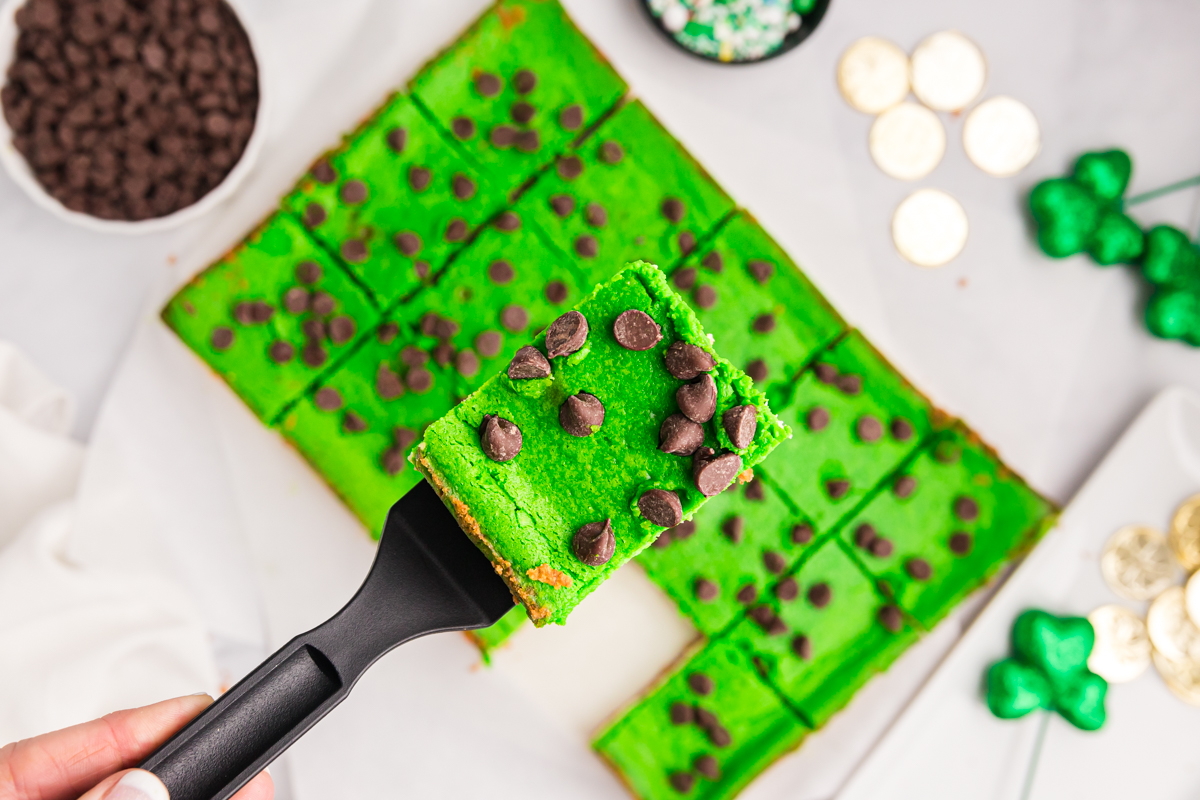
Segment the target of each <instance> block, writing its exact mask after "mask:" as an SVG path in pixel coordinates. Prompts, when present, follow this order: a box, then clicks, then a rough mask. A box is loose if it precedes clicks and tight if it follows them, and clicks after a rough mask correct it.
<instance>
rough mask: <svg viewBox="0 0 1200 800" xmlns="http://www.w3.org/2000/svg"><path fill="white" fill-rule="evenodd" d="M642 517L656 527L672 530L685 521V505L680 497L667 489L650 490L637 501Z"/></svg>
mask: <svg viewBox="0 0 1200 800" xmlns="http://www.w3.org/2000/svg"><path fill="white" fill-rule="evenodd" d="M637 504H638V510H639V511H641V512H642V516H643V517H645V518H646V519H648V520H650V521H651V522H653V523H654V524H655V525H662V526H663V527H664V528H672V527H674V526H676V525H678V524H679V523H680V522H682V521H683V505H682V504H681V503H680V502H679V495H677V494H675V493H674V492H668V491H667V490H665V489H650V490H648V491H645V492H643V493H642V496H641V497H639V498H638V501H637Z"/></svg>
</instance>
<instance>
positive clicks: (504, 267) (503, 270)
mask: <svg viewBox="0 0 1200 800" xmlns="http://www.w3.org/2000/svg"><path fill="white" fill-rule="evenodd" d="M515 275H516V273H515V272H513V267H512V264H510V263H508V262H507V261H505V260H504V259H499V260H497V261H493V262H492V263H491V264H489V265H488V277H489V278H491V279H492V283H499V284H505V283H508V282H509V281H511V280H512V279H513V277H514V276H515Z"/></svg>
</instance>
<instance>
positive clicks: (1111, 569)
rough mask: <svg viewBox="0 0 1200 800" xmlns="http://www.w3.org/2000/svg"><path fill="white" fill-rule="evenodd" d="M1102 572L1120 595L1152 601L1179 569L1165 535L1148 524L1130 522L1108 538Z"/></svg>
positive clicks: (1131, 598)
mask: <svg viewBox="0 0 1200 800" xmlns="http://www.w3.org/2000/svg"><path fill="white" fill-rule="evenodd" d="M1100 572H1101V574H1102V575H1104V581H1105V582H1106V583H1107V584H1108V587H1109V588H1110V589H1112V590H1113V591H1114V592H1116V593H1117V594H1119V595H1121V597H1124V598H1126V599H1129V600H1150V599H1153V598H1155V597H1157V596H1158V595H1159V593H1161V592H1162V591H1163V590H1164V589H1166V588H1167V587H1168V586H1170V585H1171V584H1173V583H1174V582H1175V578H1176V575H1177V572H1178V569H1177V567H1176V566H1175V559H1174V558H1173V557H1172V556H1171V548H1170V546H1169V545H1168V544H1167V537H1166V536H1164V535H1163V534H1161V533H1159V532H1158V531H1156V530H1155V529H1154V528H1150V527H1147V526H1145V525H1127V526H1126V527H1124V528H1121V529H1120V530H1119V531H1117V532H1116V533H1114V534H1113V535H1112V536H1110V537H1109V538H1108V542H1107V543H1106V544H1105V545H1104V553H1103V554H1102V555H1101V556H1100Z"/></svg>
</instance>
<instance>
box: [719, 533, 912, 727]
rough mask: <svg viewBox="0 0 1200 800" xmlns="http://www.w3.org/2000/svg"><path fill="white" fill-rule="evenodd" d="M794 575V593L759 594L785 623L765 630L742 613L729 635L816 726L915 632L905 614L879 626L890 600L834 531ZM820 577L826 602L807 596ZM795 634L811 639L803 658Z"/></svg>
mask: <svg viewBox="0 0 1200 800" xmlns="http://www.w3.org/2000/svg"><path fill="white" fill-rule="evenodd" d="M794 578H795V580H796V582H797V584H798V585H799V596H798V597H797V598H796V599H794V600H790V601H787V602H783V601H780V600H779V599H778V598H777V597H774V596H771V597H768V598H764V604H765V605H767V606H768V607H769V608H771V610H772V611H773V612H774V614H775V615H776V616H778V618H779V619H781V620H782V621H783V623H784V626H785V627H786V630H783V631H782V632H780V633H777V634H775V635H770V634H768V633H766V632H764V630H763V628H762V626H761V625H760V624H759V623H758V622H757V621H755V620H753V619H745V620H743V621H742V622H741V623H740V624H738V625H737V626H736V627H735V628H733V630H731V631H730V632H729V634H728V638H729V639H730V640H731V641H733V642H735V643H737V644H738V645H739V646H741V647H742V648H744V649H745V650H746V651H747V652H749V653H751V654H752V655H754V656H755V657H757V659H758V663H759V664H760V665H761V667H762V669H763V670H764V672H765V675H766V678H767V680H768V682H769V683H770V684H771V685H772V686H774V687H775V688H776V689H777V690H778V691H779V693H780V694H782V695H783V697H785V698H786V699H787V700H788V702H789V703H790V704H791V705H792V707H793V708H795V709H796V710H797V711H798V712H800V714H801V715H802V716H803V717H804V720H805V721H806V722H807V723H808V724H810V725H812V726H813V727H820V726H821V725H824V724H825V722H826V721H827V720H828V719H829V718H830V717H831V716H833V714H834V713H835V712H837V711H838V710H839V709H841V708H842V706H844V705H845V704H846V703H847V702H848V701H849V700H850V698H851V697H852V696H853V695H854V693H855V692H857V691H858V689H859V687H861V686H862V685H863V684H864V683H866V682H867V680H868V679H870V678H871V676H873V675H874V674H875V673H877V672H882V671H883V670H884V669H885V668H886V667H887V666H888V665H889V664H891V662H892V661H893V660H895V658H896V657H897V656H898V655H899V654H900V653H901V652H903V651H904V649H905V648H907V647H908V646H909V645H910V644H912V643H913V642H914V641H915V640H916V633H915V632H914V631H913V630H912V628H910V627H909V626H908V624H907V622H904V623H903V624H902V627H901V628H900V630H899V631H897V632H895V633H893V632H891V631H889V630H888V629H887V628H885V627H884V625H883V623H882V622H881V620H880V616H881V611H882V609H883V608H884V607H885V606H888V605H889V603H888V601H887V599H886V598H884V597H883V595H881V594H879V592H878V591H876V589H875V587H874V585H873V582H872V581H871V580H870V579H869V578H868V577H867V576H866V575H864V574H863V572H862V570H860V569H859V567H858V566H857V565H856V564H855V563H854V561H853V560H852V559H851V558H850V557H849V556H847V555H846V553H845V552H844V551H843V550H842V548H841V546H840V543H839V542H838V540H837V539H836V538H833V539H828V540H826V541H825V542H824V543H823V544H821V545H819V546H818V547H817V548H815V549H814V550H813V552H812V553H811V554H810V555H809V556H808V557H807V558H805V560H804V561H802V562H801V564H800V568H799V570H797V571H796V573H795V575H794ZM820 584H823V585H825V586H827V587H828V589H829V601H828V603H827V604H826V605H825V606H824V607H818V605H817V604H814V602H813V600H812V597H813V589H814V587H816V586H818V585H820ZM818 591H820V590H818ZM801 636H804V637H807V639H808V643H809V647H811V652H810V653H809V657H808V658H807V659H806V658H803V657H801V656H800V655H799V654H798V653H797V647H798V645H797V644H796V639H797V637H801Z"/></svg>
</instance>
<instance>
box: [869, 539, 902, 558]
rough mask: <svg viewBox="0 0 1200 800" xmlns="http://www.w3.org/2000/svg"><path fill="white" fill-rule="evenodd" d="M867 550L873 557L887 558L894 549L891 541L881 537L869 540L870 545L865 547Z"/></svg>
mask: <svg viewBox="0 0 1200 800" xmlns="http://www.w3.org/2000/svg"><path fill="white" fill-rule="evenodd" d="M867 549H868V550H869V551H870V552H871V555H873V556H875V557H876V558H887V557H888V556H890V555H891V554H892V551H893V550H894V549H895V548H894V547H893V546H892V541H891V539H885V538H883V537H882V536H877V537H875V538H874V539H872V540H871V544H870V545H868V546H867Z"/></svg>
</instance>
